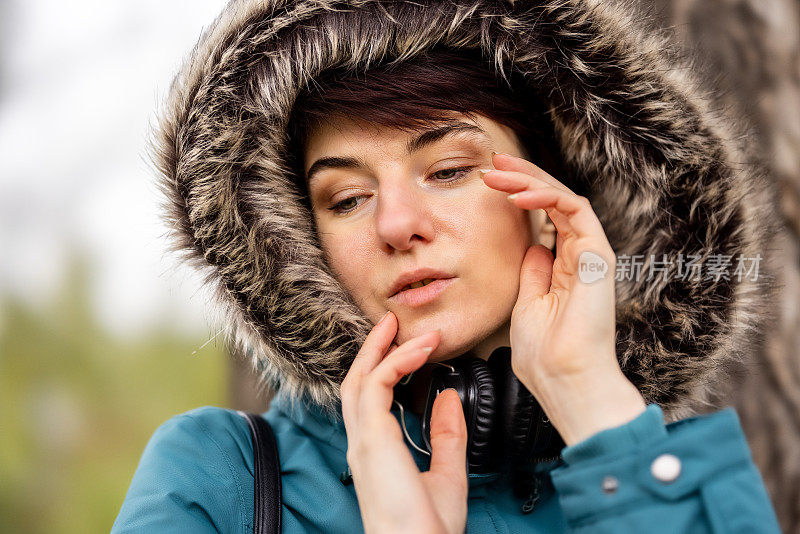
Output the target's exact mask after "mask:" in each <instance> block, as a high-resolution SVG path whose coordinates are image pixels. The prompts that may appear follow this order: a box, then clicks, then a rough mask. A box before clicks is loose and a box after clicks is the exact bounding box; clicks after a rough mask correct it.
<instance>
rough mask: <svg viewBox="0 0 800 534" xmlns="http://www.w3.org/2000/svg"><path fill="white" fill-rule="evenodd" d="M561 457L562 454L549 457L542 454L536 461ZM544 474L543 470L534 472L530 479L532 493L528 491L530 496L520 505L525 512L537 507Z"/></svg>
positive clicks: (549, 460) (550, 460)
mask: <svg viewBox="0 0 800 534" xmlns="http://www.w3.org/2000/svg"><path fill="white" fill-rule="evenodd" d="M559 458H561V454H557V455H555V456H547V457H545V456H542V457H539V458H536V459H535V460H534V461H535V462H536V463H539V462H552V461H554V460H557V459H559ZM543 475H544V473H543V472H534V473H533V475H532V476H531V479H530V481H531V491H530V493H528V497H527V499H525V502H523V503H522V506H520V510H521V511H522V513H523V514H529V513H531V512H533V509H534V508H535V507H536V503H538V502H539V499H540V498H541V489H542V476H543Z"/></svg>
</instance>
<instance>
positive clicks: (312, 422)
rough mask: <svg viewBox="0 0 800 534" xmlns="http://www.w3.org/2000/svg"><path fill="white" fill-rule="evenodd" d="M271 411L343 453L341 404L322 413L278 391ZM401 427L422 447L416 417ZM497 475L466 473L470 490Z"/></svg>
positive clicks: (545, 466) (546, 466)
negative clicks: (273, 410)
mask: <svg viewBox="0 0 800 534" xmlns="http://www.w3.org/2000/svg"><path fill="white" fill-rule="evenodd" d="M270 407H271V409H273V408H274V409H276V410H279V411H281V412H282V413H283V414H284V415H285V416H286V417H288V418H289V419H290V420H292V421H293V422H294V423H295V424H296V425H297V426H299V427H300V428H302V429H303V432H305V433H306V434H308V435H310V436H311V437H312V438H313V439H314V440H316V441H318V442H321V443H325V444H327V445H328V446H330V447H332V448H334V449H336V450H337V451H338V452H339V453H341V455H342V456H344V455H346V454H347V432H346V430H345V426H344V420H343V419H342V417H341V413H342V409H341V401H339V402H337V403H336V405H335V408H334V409H333V410H325V409H323V408H322V407H320V406H319V405H318V404H316V403H314V402H313V401H312V400H311V399H309V398H308V397H307V396H301V397H294V396H292V395H290V394H289V393H286V392H282V391H281V390H278V392H277V393H276V394H275V397H274V398H273V399H272V402H271V404H270ZM391 412H392V415H394V416H395V418H397V422H398V424H400V425H401V428H402V425H403V422H402V417H401V413H400V410H399V409H398V408H397V407H396V406H395V407H393V408H392V410H391ZM403 415H404V418H405V428H406V431H407V432H408V437H410V438H411V439H412V440H413V441H414V443H416V444H417V445H418V446H420V447H422V443H423V441H422V432H421V428H420V417H419V415H417V414H415V413H414V412H411V411H408V410H404V414H403ZM404 442H405V444H406V446H407V447H408V451H409V452H410V453H411V456H412V458H413V459H414V462H415V463H416V464H417V467H418V468H419V469H420V471H427V470H428V469H429V467H430V458H429V457H428V456H427V455H426V454H423V453H422V452H420V451H418V450H417V449H416V448H414V447H413V446H412V445H411V444H410V443H409V442H408V438H406V437H404ZM558 463H559V460H556V461H553V462H547V463H541V464H537V466H536V468H535V471H537V472H539V471H549V470H550V469H553V468H554V467H556V466H557V465H558ZM500 475H501V473H500V472H492V473H469V474H468V479H469V487H470V490H472V489H474V488H476V487H478V486H483V485H484V484H488V483H491V482H493V481H495V480H497V479H498V478H499V477H500Z"/></svg>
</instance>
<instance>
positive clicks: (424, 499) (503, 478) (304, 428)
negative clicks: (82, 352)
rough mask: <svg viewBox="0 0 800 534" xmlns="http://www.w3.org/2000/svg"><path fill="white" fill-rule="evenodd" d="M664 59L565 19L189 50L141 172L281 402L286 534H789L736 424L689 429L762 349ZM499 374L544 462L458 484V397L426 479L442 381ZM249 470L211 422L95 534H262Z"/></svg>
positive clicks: (527, 16)
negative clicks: (475, 370)
mask: <svg viewBox="0 0 800 534" xmlns="http://www.w3.org/2000/svg"><path fill="white" fill-rule="evenodd" d="M654 46H655V43H651V42H648V41H647V40H645V39H643V38H641V36H640V35H639V34H638V33H637V32H636V31H635V30H634V26H633V25H632V24H631V23H630V21H629V20H628V19H627V18H626V16H625V15H624V14H623V13H622V12H618V11H616V9H612V8H610V7H596V6H595V7H591V6H590V4H589V3H586V4H584V3H582V2H577V1H576V2H570V3H564V2H560V3H553V4H552V5H529V4H526V5H520V4H519V3H517V4H513V3H509V4H501V3H486V4H464V5H460V4H455V3H451V2H441V3H435V5H427V6H422V5H420V4H419V3H417V2H413V3H412V2H386V3H382V2H359V3H357V4H356V3H353V5H351V6H349V7H348V6H346V5H343V4H335V5H334V4H330V5H329V4H324V3H314V4H302V3H297V4H294V3H290V4H281V5H280V6H278V5H276V4H268V5H263V4H260V3H256V2H249V1H240V2H235V3H231V4H230V5H229V6H228V8H226V10H225V11H224V12H223V14H222V15H221V17H220V18H219V19H218V20H217V21H216V23H215V24H214V25H213V26H212V27H211V28H210V29H209V30H208V31H207V32H206V33H205V34H204V37H203V39H202V40H201V42H200V43H199V45H198V46H197V48H196V49H195V51H194V53H193V56H192V60H191V61H189V62H187V64H186V66H185V68H184V70H183V71H182V74H181V75H180V77H179V78H178V80H177V83H176V84H175V85H174V86H173V88H172V94H171V101H170V106H169V107H168V110H167V114H166V115H165V116H164V118H163V121H162V122H161V125H160V126H161V128H160V133H161V137H160V139H159V140H158V146H157V150H158V158H159V159H158V161H159V164H160V170H161V172H162V173H163V178H164V179H163V180H162V185H163V186H164V189H165V192H166V193H168V194H169V195H170V198H171V201H172V203H171V221H172V223H173V224H174V225H175V227H176V228H177V230H178V235H177V237H178V242H177V245H178V246H179V247H180V248H183V249H185V250H187V251H190V253H191V255H192V257H193V258H194V259H195V260H196V261H197V262H199V263H200V264H204V265H205V264H207V265H209V266H210V275H211V277H212V278H213V279H214V280H215V281H216V282H217V284H218V287H219V290H220V291H219V294H220V298H221V302H223V303H224V304H226V306H227V309H228V312H229V316H230V324H231V326H232V327H233V328H232V334H233V339H234V340H236V341H237V342H239V343H240V344H241V345H242V347H243V348H244V349H246V350H247V351H248V354H250V355H251V356H252V358H253V361H254V362H255V364H256V365H257V367H258V369H259V370H260V372H261V373H262V376H263V378H264V379H265V382H268V383H271V384H272V385H273V386H275V387H277V388H278V394H277V395H276V398H275V399H274V400H273V402H272V405H271V407H270V410H269V411H268V412H267V413H266V414H264V415H265V418H266V419H267V421H269V423H270V424H271V426H272V428H273V430H274V432H275V434H276V438H277V443H278V451H279V456H280V462H281V477H282V486H283V504H282V509H281V515H282V521H283V527H284V531H286V532H300V531H306V530H311V531H326V532H354V531H360V530H362V529H363V530H366V531H368V532H383V531H386V530H392V531H400V530H402V531H413V532H416V531H420V530H422V531H434V532H462V531H464V529H465V528H466V530H467V531H469V532H518V531H537V530H538V531H546V532H563V531H567V530H570V529H571V530H587V531H593V530H614V531H631V532H639V531H668V532H685V531H690V530H691V531H698V532H706V531H707V532H727V531H735V530H741V531H748V532H758V531H763V532H775V531H777V530H778V526H777V522H776V520H775V516H774V513H773V511H772V508H771V506H770V502H769V498H768V496H767V494H766V491H765V490H764V487H763V485H762V482H761V478H760V476H759V474H758V471H757V470H756V468H755V466H754V465H753V463H752V460H751V458H750V453H749V450H748V448H747V444H746V441H745V439H744V435H743V433H742V431H741V428H740V427H739V423H738V418H737V417H736V414H735V412H734V411H733V410H732V409H731V408H726V409H723V410H720V411H717V412H715V413H711V414H707V415H696V414H697V413H698V412H699V411H700V410H701V409H702V408H704V407H705V408H708V407H709V406H710V405H719V404H721V401H720V398H721V395H722V394H723V393H724V386H725V381H726V379H727V377H728V373H729V372H730V371H731V370H732V369H735V368H736V364H737V363H738V362H740V361H742V360H743V359H744V358H746V357H747V355H748V354H749V352H750V351H751V350H752V344H753V343H754V342H755V340H754V338H753V334H755V333H757V332H758V331H759V327H760V325H761V324H762V321H764V320H766V319H767V318H768V315H767V310H768V299H769V297H770V295H772V291H773V290H774V288H773V287H771V285H770V277H769V272H764V267H765V266H764V265H763V264H762V265H761V269H762V272H761V276H760V277H755V276H752V273H750V275H748V276H741V274H742V273H741V272H740V273H738V275H737V274H736V273H735V272H734V267H736V266H737V263H736V262H737V256H738V257H744V258H752V257H755V256H756V255H757V254H759V253H761V255H762V256H764V255H765V254H766V253H767V252H768V250H766V247H765V246H764V245H765V243H766V239H767V238H768V236H769V231H770V229H771V228H772V227H773V226H772V225H773V224H774V220H773V218H772V216H771V215H770V211H769V209H770V206H771V202H773V199H772V198H771V197H770V194H769V193H768V189H767V188H766V185H765V184H764V182H763V180H762V179H760V178H759V175H758V174H757V173H754V174H750V173H742V172H739V170H740V168H739V167H738V165H739V164H740V162H739V160H738V158H739V155H740V154H739V152H737V149H736V148H735V147H734V146H733V145H732V144H731V141H730V139H729V137H730V136H729V134H727V133H726V132H724V131H723V130H722V129H721V127H720V123H718V122H717V118H716V116H715V115H713V114H712V113H711V112H710V111H708V109H707V107H706V106H705V104H704V100H703V99H702V98H701V97H700V96H699V94H698V93H696V92H694V91H693V90H692V89H691V88H692V86H691V83H690V81H689V80H684V79H682V78H677V76H678V74H676V72H678V71H676V70H670V69H667V68H666V67H667V66H668V65H665V64H662V59H661V58H662V54H661V53H660V51H659V50H657V49H656V48H654ZM681 72H682V71H681ZM683 75H684V74H681V75H680V76H683ZM678 82H680V84H679V83H678ZM493 152H496V153H498V154H492V153H493ZM535 163H538V164H540V165H541V167H544V170H543V169H542V168H540V166H539V165H536V164H535ZM546 171H550V172H546ZM559 177H560V178H561V179H559ZM509 193H520V194H519V195H518V196H516V197H514V198H511V199H509V200H510V201H509V200H507V196H508V194H509ZM584 197H585V198H584ZM587 199H588V201H587ZM756 214H758V218H756V217H755V215H756ZM601 220H602V221H603V222H602V224H601V222H600V221H601ZM551 249H554V252H555V260H554V256H553V251H552V250H551ZM678 253H681V255H680V256H678ZM695 254H699V256H694V255H695ZM640 256H641V258H640ZM676 256H677V257H676ZM651 257H652V258H654V259H650V258H651ZM637 258H639V260H641V259H642V258H643V259H645V260H649V261H647V263H644V264H643V266H644V269H643V272H642V273H636V272H635V271H636V265H637V264H636V261H637ZM679 258H682V259H683V260H686V262H685V263H681V260H680V259H679ZM725 258H727V260H728V261H729V262H730V261H732V262H733V264H732V266H731V270H730V272H729V273H723V272H722V271H721V266H722V265H721V263H720V262H721V261H722V260H724V259H725ZM698 259H699V260H706V262H709V264H710V265H711V266H715V268H714V269H712V268H711V267H709V266H708V265H703V267H706V269H704V270H702V271H700V272H698V271H697V270H696V269H695V268H696V267H697V264H698V261H697V260H698ZM623 260H624V262H623ZM670 261H673V262H674V263H672V264H671V263H669V262H670ZM621 265H629V266H631V267H632V269H633V271H632V272H630V276H628V275H626V274H625V273H627V272H628V271H627V270H626V269H621ZM640 266H641V265H640ZM423 267H424V268H427V269H429V270H421V268H423ZM620 273H622V275H620ZM653 273H654V274H653ZM709 274H710V276H709ZM422 278H424V279H425V280H428V279H435V280H434V281H433V283H432V284H431V285H430V287H429V288H428V287H413V288H411V289H408V288H407V287H406V286H408V285H409V283H413V282H416V281H417V280H420V279H422ZM414 285H415V286H416V285H418V284H414ZM387 310H388V312H387ZM392 345H394V346H392ZM504 347H510V349H511V350H510V355H511V360H510V365H511V367H512V369H513V372H514V374H515V375H516V377H517V378H518V379H519V381H520V382H521V383H522V384H523V385H524V386H525V387H526V388H527V389H528V390H530V392H531V393H533V395H534V397H535V398H536V400H538V402H539V403H540V404H541V406H542V408H543V409H544V412H545V413H546V416H547V418H548V419H549V421H550V423H552V425H553V426H554V427H555V428H556V429H557V431H558V434H559V435H560V437H561V438H563V442H564V445H566V446H565V447H563V448H561V449H560V450H559V452H560V457H559V458H555V459H544V458H536V459H533V458H523V459H521V460H520V459H519V458H515V459H514V462H508V465H504V466H503V468H502V469H500V468H495V466H496V464H491V465H492V467H491V468H488V469H472V467H473V465H472V463H470V464H469V465H467V463H468V462H470V460H469V459H468V458H467V456H468V452H469V450H468V448H469V447H471V446H473V445H474V443H473V442H471V441H470V439H471V438H473V437H474V434H473V435H472V436H470V435H469V433H468V425H467V421H466V420H465V417H464V411H463V410H464V409H465V406H463V405H462V403H461V402H460V399H459V396H458V395H455V394H454V393H453V392H450V391H444V392H442V393H441V394H439V395H438V396H436V397H435V398H436V400H435V403H434V405H433V413H432V415H431V416H430V429H429V432H430V435H429V439H428V441H429V443H430V451H428V450H426V449H425V448H422V447H421V446H420V445H421V444H423V442H424V441H425V440H426V438H428V436H426V435H425V433H424V432H423V431H422V429H421V423H422V422H423V421H424V420H425V419H426V415H425V410H424V406H423V405H424V404H425V401H426V399H425V398H424V395H423V392H424V391H425V389H424V386H425V384H426V382H427V380H429V379H430V377H431V375H432V373H433V372H434V371H433V370H434V369H435V368H437V367H441V366H440V365H439V364H440V363H446V364H448V365H455V363H454V362H455V361H460V360H461V359H463V358H465V357H473V358H477V359H481V360H488V361H493V359H494V357H495V354H496V353H497V352H498V350H501V349H503V348H504ZM425 364H428V365H425ZM409 375H410V376H411V382H409V384H406V386H407V387H410V388H411V393H406V396H405V397H404V400H403V402H399V403H395V401H397V400H398V399H396V398H395V396H396V395H395V393H396V392H397V391H398V390H397V387H399V383H400V381H401V379H403V377H408V376H409ZM498 376H499V375H498ZM404 382H405V380H404ZM503 393H504V390H503V388H498V389H497V390H496V394H497V395H498V396H500V395H502V394H503ZM403 403H405V406H403ZM401 406H403V409H402V410H401V409H400V407H401ZM495 415H496V416H497V417H502V416H503V415H504V414H503V413H502V410H501V409H499V410H498V412H497V413H496V414H495ZM667 422H669V424H666V423H667ZM473 423H474V421H470V423H469V425H470V426H469V428H472V429H473V430H474V427H473ZM508 441H510V442H513V440H511V439H509V440H508ZM428 453H429V454H430V456H428ZM252 454H253V449H252V445H251V443H250V438H249V434H248V429H247V423H246V422H245V421H244V420H243V419H242V418H241V417H240V416H239V415H237V414H236V412H234V411H232V410H224V409H220V408H214V407H205V408H200V409H197V410H193V411H191V412H188V413H186V414H182V415H179V416H176V417H174V418H172V419H170V420H169V421H167V422H166V423H164V424H163V425H162V426H161V427H160V428H159V429H158V430H157V431H156V433H155V434H154V436H153V438H152V439H151V441H150V443H149V444H148V446H147V448H146V450H145V452H144V455H143V457H142V460H141V462H140V465H139V467H138V469H137V472H136V474H135V475H134V479H133V482H132V484H131V488H130V490H129V492H128V495H127V497H126V499H125V502H124V503H123V506H122V510H121V512H120V514H119V516H118V518H117V521H116V523H115V525H114V529H113V530H114V531H116V532H124V531H138V530H141V531H147V532H158V531H173V530H180V529H183V530H187V531H192V532H203V531H215V530H216V531H224V532H247V531H251V530H252V518H253V504H252V499H253V477H252V472H253V467H252ZM494 460H497V458H494ZM500 460H507V459H506V458H500V459H499V460H498V464H499V463H502V462H500ZM534 460H536V461H534ZM348 470H349V471H350V473H351V475H352V484H349V483H348V478H347V477H346V476H345V477H343V478H340V474H341V473H343V472H344V473H347V472H348ZM519 473H523V475H519ZM512 475H514V476H512ZM528 475H530V478H529V483H530V484H531V485H530V487H531V488H532V490H531V491H530V492H527V493H526V492H525V491H523V492H520V491H518V490H519V488H518V487H516V483H515V482H514V480H515V479H516V480H517V481H519V480H520V479H522V480H525V479H526V477H528ZM534 479H535V480H536V481H538V482H537V483H534V482H532V481H533V480H534Z"/></svg>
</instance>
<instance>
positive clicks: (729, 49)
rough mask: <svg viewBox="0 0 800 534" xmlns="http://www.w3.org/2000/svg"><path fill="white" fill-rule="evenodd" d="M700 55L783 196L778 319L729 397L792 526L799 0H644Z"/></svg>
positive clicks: (798, 372) (797, 432) (799, 252)
mask: <svg viewBox="0 0 800 534" xmlns="http://www.w3.org/2000/svg"><path fill="white" fill-rule="evenodd" d="M642 2H644V3H645V4H647V6H648V7H651V8H654V10H655V11H654V13H655V14H656V17H657V18H659V19H660V21H659V22H660V24H661V25H662V26H663V27H665V28H670V29H671V30H672V32H674V36H675V37H676V38H677V40H678V42H680V43H681V44H682V45H683V46H684V48H685V49H686V50H687V51H688V52H689V53H690V54H692V55H693V56H694V57H695V58H697V61H698V69H697V70H698V72H700V73H701V74H702V75H704V76H705V82H706V83H707V84H708V88H710V89H713V90H715V92H716V93H717V94H718V95H719V98H720V101H719V103H721V104H722V105H723V106H724V107H725V108H729V109H731V110H732V111H734V112H735V113H736V114H738V115H739V116H742V117H744V118H745V119H746V120H747V121H748V122H749V123H750V125H751V126H752V128H753V134H754V135H753V136H752V137H751V139H750V140H751V142H752V143H753V146H754V147H755V148H756V153H757V154H758V155H759V157H760V158H762V159H763V163H764V164H765V165H766V167H767V169H768V170H769V172H770V173H771V177H772V179H773V180H774V183H775V186H776V188H777V190H778V192H779V194H780V197H781V205H780V207H779V208H780V211H781V217H782V218H783V222H784V232H783V233H782V234H781V235H778V236H775V241H774V242H773V243H765V244H764V245H765V247H767V246H769V247H775V250H777V260H778V261H779V263H780V264H779V265H778V268H779V269H780V271H781V279H780V283H781V284H782V286H783V289H782V290H781V292H780V297H779V301H778V302H776V303H775V306H776V307H777V308H778V309H779V310H780V319H779V321H777V322H776V323H775V324H773V325H771V327H770V329H769V331H768V332H767V333H766V338H765V343H764V345H763V347H762V348H761V350H760V352H759V353H758V354H757V355H755V361H754V362H753V367H752V368H751V369H749V370H748V372H747V373H746V374H744V375H743V377H742V379H741V383H739V384H732V385H731V393H730V396H729V397H728V398H727V399H723V401H722V402H723V405H733V406H735V407H736V410H737V412H738V414H739V417H740V419H741V421H742V427H743V429H744V431H745V434H746V435H747V438H748V442H749V443H750V447H751V450H752V452H753V459H754V461H755V462H756V464H757V466H758V468H759V470H760V471H761V474H762V476H763V478H764V481H765V483H766V486H767V490H768V491H769V493H770V497H771V498H772V501H773V504H774V506H775V511H776V512H777V514H778V519H779V521H780V523H781V526H782V529H783V530H784V532H793V533H800V311H799V310H798V306H799V305H800V261H799V260H800V2H798V1H797V0H642Z"/></svg>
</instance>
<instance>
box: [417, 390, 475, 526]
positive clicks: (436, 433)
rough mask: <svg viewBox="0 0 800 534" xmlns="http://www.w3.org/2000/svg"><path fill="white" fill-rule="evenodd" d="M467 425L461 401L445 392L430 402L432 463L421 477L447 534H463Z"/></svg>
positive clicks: (454, 393)
mask: <svg viewBox="0 0 800 534" xmlns="http://www.w3.org/2000/svg"><path fill="white" fill-rule="evenodd" d="M466 459H467V425H466V422H465V421H464V410H463V408H462V406H461V400H460V399H459V397H458V393H456V391H455V390H454V389H446V390H444V391H443V392H442V393H440V394H439V395H438V396H437V397H436V400H435V401H434V402H433V410H432V413H431V464H430V469H429V470H428V471H426V472H425V473H423V474H422V478H423V480H424V482H425V485H426V487H427V488H428V493H429V494H430V495H431V497H432V499H433V502H434V506H435V508H436V511H437V513H438V515H439V517H441V518H442V521H443V522H444V523H445V525H446V526H447V528H446V530H447V532H464V526H465V525H464V520H465V518H466V504H467V493H468V491H469V485H468V483H467V462H466Z"/></svg>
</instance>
